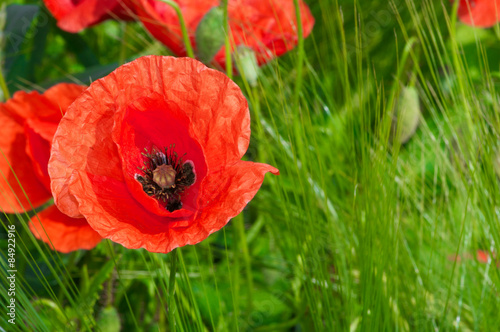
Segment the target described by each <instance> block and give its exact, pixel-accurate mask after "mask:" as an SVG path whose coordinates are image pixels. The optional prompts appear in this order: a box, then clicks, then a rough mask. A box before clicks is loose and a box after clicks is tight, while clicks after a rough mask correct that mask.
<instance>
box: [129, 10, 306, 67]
mask: <svg viewBox="0 0 500 332" xmlns="http://www.w3.org/2000/svg"><path fill="white" fill-rule="evenodd" d="M135 1H136V7H135V9H136V12H137V15H138V18H139V19H140V20H141V21H142V23H143V24H144V26H145V27H146V28H147V29H148V30H149V32H150V33H151V34H152V35H153V36H154V37H155V38H156V39H158V40H159V41H160V42H162V43H163V44H165V45H166V46H167V47H168V48H169V49H170V50H171V51H172V52H173V53H174V54H175V55H177V56H185V55H186V48H185V46H184V42H183V39H182V33H181V28H180V24H179V19H178V17H177V14H176V13H175V11H174V10H173V9H172V7H170V6H169V5H167V4H165V3H163V2H161V1H157V0H135ZM176 2H177V3H178V5H179V6H180V8H181V10H182V14H183V17H184V20H185V21H186V25H187V29H188V33H189V36H190V40H191V43H192V45H193V47H194V48H195V50H196V40H195V32H196V28H197V27H198V24H199V23H200V21H201V20H202V19H203V17H204V16H205V15H206V14H207V13H208V12H209V11H210V9H212V8H214V7H216V6H219V5H220V3H221V1H219V0H176ZM300 10H301V16H302V25H303V32H304V33H303V35H304V37H307V36H308V35H309V34H310V33H311V30H312V28H313V26H314V18H313V16H312V15H311V12H310V10H309V8H308V7H307V5H306V4H304V2H302V1H300ZM228 21H229V27H230V29H231V39H232V43H233V45H234V47H235V48H236V47H238V46H247V47H249V48H251V49H252V50H253V51H254V52H255V54H256V57H257V61H258V63H259V65H262V64H264V63H266V62H268V61H269V60H271V59H273V58H274V57H278V56H280V55H282V54H283V53H285V52H287V51H289V50H291V49H292V48H294V47H295V45H296V44H297V20H296V15H295V7H294V4H293V1H291V0H229V4H228ZM221 23H222V22H221ZM224 49H225V48H224V47H222V48H221V49H220V50H219V51H218V52H217V53H216V54H215V56H214V58H213V61H214V62H215V63H217V64H219V65H220V66H222V67H224V66H225V51H224Z"/></svg>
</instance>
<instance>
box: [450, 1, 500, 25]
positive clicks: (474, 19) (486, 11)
mask: <svg viewBox="0 0 500 332" xmlns="http://www.w3.org/2000/svg"><path fill="white" fill-rule="evenodd" d="M458 17H459V18H460V21H462V22H463V23H465V24H468V25H472V26H477V27H482V28H488V27H491V26H493V25H495V24H496V23H497V22H500V0H460V4H459V6H458Z"/></svg>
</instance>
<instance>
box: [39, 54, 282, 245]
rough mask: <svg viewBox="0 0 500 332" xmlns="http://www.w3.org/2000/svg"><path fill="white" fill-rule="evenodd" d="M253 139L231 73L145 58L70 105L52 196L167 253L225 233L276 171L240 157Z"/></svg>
mask: <svg viewBox="0 0 500 332" xmlns="http://www.w3.org/2000/svg"><path fill="white" fill-rule="evenodd" d="M249 140H250V115H249V111H248V105H247V102H246V100H245V98H244V96H243V94H242V93H241V90H240V89H239V87H238V86H237V85H236V84H235V83H234V82H232V81H231V80H230V79H229V78H227V76H225V75H224V74H222V73H221V72H218V71H216V70H212V69H209V68H207V67H206V66H205V65H203V64H202V63H200V62H198V61H196V60H193V59H190V58H173V57H160V56H146V57H142V58H139V59H137V60H135V61H133V62H130V63H128V64H126V65H124V66H122V67H120V68H118V69H117V70H115V71H114V72H113V73H111V74H110V75H108V76H107V77H105V78H102V79H100V80H98V81H96V82H94V83H92V84H91V85H90V87H89V88H88V89H87V90H86V91H85V92H84V93H83V94H82V95H81V96H80V97H79V98H78V99H76V101H75V102H74V103H73V104H72V105H71V106H70V107H69V109H68V112H67V113H66V114H65V116H64V118H63V119H62V121H61V124H60V125H59V127H58V129H57V132H56V134H55V136H54V142H53V143H54V147H53V149H52V153H51V157H50V162H49V174H50V177H51V180H52V183H51V186H52V190H53V193H54V198H55V201H56V204H57V206H58V207H59V209H61V211H63V212H64V213H66V214H68V215H70V216H72V217H80V216H84V217H85V218H86V219H87V221H88V222H89V224H90V225H91V226H92V228H94V229H95V230H96V231H97V232H98V233H99V234H100V235H101V236H102V237H105V238H109V239H111V240H113V241H115V242H118V243H120V244H122V245H123V246H125V247H127V248H140V247H143V248H145V249H147V250H149V251H152V252H164V253H166V252H169V251H171V250H172V249H174V248H176V247H179V246H184V245H186V244H195V243H198V242H200V241H202V240H203V239H205V238H206V237H208V235H209V234H211V233H213V232H215V231H217V230H219V229H221V228H222V227H223V226H224V225H226V224H227V222H228V221H229V219H230V218H232V217H234V216H236V215H237V214H239V213H240V212H241V211H242V210H243V208H244V207H245V206H246V204H247V203H248V202H249V201H250V200H251V199H252V198H253V196H254V195H255V194H256V193H257V191H258V190H259V188H260V186H261V184H262V181H263V180H264V175H265V174H266V173H267V172H272V173H274V174H278V170H277V169H276V168H274V167H272V166H269V165H266V164H258V163H253V162H247V161H242V160H240V159H241V157H242V156H243V154H244V153H245V151H246V150H247V147H248V143H249Z"/></svg>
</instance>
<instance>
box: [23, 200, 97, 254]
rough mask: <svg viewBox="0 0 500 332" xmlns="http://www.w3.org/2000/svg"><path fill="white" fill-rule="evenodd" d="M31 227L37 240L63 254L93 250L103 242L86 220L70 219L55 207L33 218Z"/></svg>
mask: <svg viewBox="0 0 500 332" xmlns="http://www.w3.org/2000/svg"><path fill="white" fill-rule="evenodd" d="M40 222H41V224H40ZM42 225H43V227H42ZM29 226H30V230H31V232H32V233H33V235H35V237H36V238H37V239H40V240H42V241H43V242H45V243H48V244H49V245H50V244H51V247H52V249H55V250H57V251H60V252H62V253H68V252H71V251H74V250H78V249H87V250H88V249H92V248H94V247H95V246H96V245H97V244H98V243H99V242H101V240H102V238H101V237H100V236H99V234H98V233H97V232H96V231H94V230H93V229H92V228H91V227H90V225H89V224H88V223H87V221H86V220H85V219H83V218H78V219H75V218H70V217H68V216H66V215H65V214H63V213H61V212H60V211H59V209H57V207H56V206H55V205H52V206H50V207H48V208H47V209H45V210H43V211H42V212H40V213H38V214H37V215H36V216H34V217H33V218H31V221H30V224H29ZM49 239H50V241H49Z"/></svg>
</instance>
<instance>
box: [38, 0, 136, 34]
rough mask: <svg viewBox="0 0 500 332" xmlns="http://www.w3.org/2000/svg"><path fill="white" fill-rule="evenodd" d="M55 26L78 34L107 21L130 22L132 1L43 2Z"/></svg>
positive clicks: (59, 0)
mask: <svg viewBox="0 0 500 332" xmlns="http://www.w3.org/2000/svg"><path fill="white" fill-rule="evenodd" d="M43 1H44V2H45V6H47V8H48V9H49V11H50V12H51V13H52V15H54V17H55V18H56V20H57V26H58V27H59V28H61V29H62V30H65V31H68V32H78V31H80V30H83V29H85V28H87V27H89V26H92V25H94V24H97V23H100V22H102V21H104V20H107V19H121V20H131V19H132V18H133V17H132V15H131V9H130V8H131V5H132V1H133V0H43Z"/></svg>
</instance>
